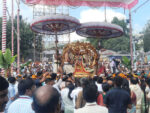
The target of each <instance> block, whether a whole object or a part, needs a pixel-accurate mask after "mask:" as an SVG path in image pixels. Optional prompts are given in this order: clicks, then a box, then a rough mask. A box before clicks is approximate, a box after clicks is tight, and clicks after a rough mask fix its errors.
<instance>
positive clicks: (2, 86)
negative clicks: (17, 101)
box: [0, 76, 9, 112]
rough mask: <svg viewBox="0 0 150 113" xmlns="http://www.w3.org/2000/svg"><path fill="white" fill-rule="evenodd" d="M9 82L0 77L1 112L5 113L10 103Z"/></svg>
mask: <svg viewBox="0 0 150 113" xmlns="http://www.w3.org/2000/svg"><path fill="white" fill-rule="evenodd" d="M8 86H9V84H8V82H7V81H6V79H5V78H3V77H1V76H0V112H3V111H4V109H5V106H6V104H7V101H8V96H7V94H8Z"/></svg>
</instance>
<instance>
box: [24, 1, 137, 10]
mask: <svg viewBox="0 0 150 113" xmlns="http://www.w3.org/2000/svg"><path fill="white" fill-rule="evenodd" d="M25 3H27V4H43V5H56V6H59V5H66V6H89V7H101V6H108V7H123V8H125V9H131V8H132V7H134V6H135V5H136V4H137V3H138V0H25Z"/></svg>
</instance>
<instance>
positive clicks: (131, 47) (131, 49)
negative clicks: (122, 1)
mask: <svg viewBox="0 0 150 113" xmlns="http://www.w3.org/2000/svg"><path fill="white" fill-rule="evenodd" d="M129 21H130V54H131V72H133V45H132V42H133V40H132V15H131V10H129Z"/></svg>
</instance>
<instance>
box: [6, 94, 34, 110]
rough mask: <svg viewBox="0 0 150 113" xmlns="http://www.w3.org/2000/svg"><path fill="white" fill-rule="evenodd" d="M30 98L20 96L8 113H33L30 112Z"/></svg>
mask: <svg viewBox="0 0 150 113" xmlns="http://www.w3.org/2000/svg"><path fill="white" fill-rule="evenodd" d="M31 104H32V98H31V97H29V96H25V95H22V96H20V97H19V98H18V99H17V100H15V101H14V102H13V103H12V104H11V105H10V106H9V108H8V113H35V112H34V111H33V110H32V106H31Z"/></svg>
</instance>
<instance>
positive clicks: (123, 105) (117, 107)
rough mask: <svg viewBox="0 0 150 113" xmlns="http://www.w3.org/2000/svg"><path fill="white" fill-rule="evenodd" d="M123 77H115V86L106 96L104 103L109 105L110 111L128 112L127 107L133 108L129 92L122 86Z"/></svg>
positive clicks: (110, 112) (117, 112) (113, 112)
mask: <svg viewBox="0 0 150 113" xmlns="http://www.w3.org/2000/svg"><path fill="white" fill-rule="evenodd" d="M122 82H123V78H121V77H120V76H116V77H115V78H114V87H115V88H113V89H111V90H109V91H108V92H107V94H106V96H105V99H104V104H105V105H106V106H107V107H108V110H109V113H127V108H130V109H131V107H132V106H131V98H130V95H129V93H128V92H127V91H126V90H124V89H122V88H121V85H122Z"/></svg>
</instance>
